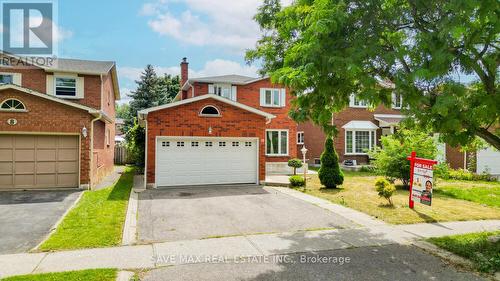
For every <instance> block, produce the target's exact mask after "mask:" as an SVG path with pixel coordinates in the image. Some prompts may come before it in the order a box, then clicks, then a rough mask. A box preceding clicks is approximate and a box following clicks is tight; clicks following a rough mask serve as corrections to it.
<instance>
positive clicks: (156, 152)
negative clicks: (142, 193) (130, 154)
mask: <svg viewBox="0 0 500 281" xmlns="http://www.w3.org/2000/svg"><path fill="white" fill-rule="evenodd" d="M291 99H292V97H291V95H290V90H289V89H286V88H285V87H283V86H282V85H276V84H273V83H271V81H270V79H269V78H252V77H246V76H240V75H225V76H215V77H203V78H190V77H189V75H188V62H187V60H186V59H185V58H184V59H183V60H182V62H181V90H180V92H179V94H178V95H177V96H176V98H175V100H174V102H172V103H169V104H165V105H162V106H158V107H153V108H149V109H145V110H142V111H140V112H139V113H138V115H139V116H138V117H139V120H141V124H143V125H144V126H145V128H146V167H145V173H146V177H145V181H146V186H147V187H158V186H182V185H197V184H233V183H260V182H261V181H264V179H265V175H266V174H269V173H288V172H289V167H288V166H287V161H288V160H289V159H290V158H291V157H295V155H296V154H297V151H296V148H297V146H296V145H295V144H296V142H297V140H296V137H297V124H296V123H295V122H294V121H293V120H291V119H290V118H289V117H288V111H289V109H290V100H291Z"/></svg>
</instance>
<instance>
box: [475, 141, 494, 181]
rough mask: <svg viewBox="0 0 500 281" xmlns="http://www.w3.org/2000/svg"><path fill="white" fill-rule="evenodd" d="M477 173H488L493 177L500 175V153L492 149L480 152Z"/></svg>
mask: <svg viewBox="0 0 500 281" xmlns="http://www.w3.org/2000/svg"><path fill="white" fill-rule="evenodd" d="M477 172H478V173H482V172H488V173H490V174H492V175H500V152H498V151H496V150H495V149H493V148H491V147H490V148H487V149H483V150H480V151H478V152H477Z"/></svg>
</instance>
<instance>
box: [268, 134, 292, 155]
mask: <svg viewBox="0 0 500 281" xmlns="http://www.w3.org/2000/svg"><path fill="white" fill-rule="evenodd" d="M266 155H271V156H286V155H288V131H287V130H267V131H266Z"/></svg>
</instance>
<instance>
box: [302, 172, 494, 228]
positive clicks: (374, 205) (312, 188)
mask: <svg viewBox="0 0 500 281" xmlns="http://www.w3.org/2000/svg"><path fill="white" fill-rule="evenodd" d="M344 175H345V180H344V184H343V185H342V186H340V188H338V189H326V188H324V187H323V186H322V185H321V183H320V181H319V179H318V176H317V175H310V177H311V179H310V180H308V183H307V189H306V190H302V191H303V192H305V193H307V194H310V195H313V196H316V197H320V198H324V199H326V200H329V201H331V202H333V203H337V204H340V205H344V206H346V207H349V208H353V209H355V210H358V211H361V212H364V213H366V214H369V215H371V216H373V217H375V218H378V219H381V220H383V221H386V222H388V223H393V224H410V223H422V222H442V221H464V220H483V219H500V208H498V207H494V206H487V205H486V204H483V203H477V202H473V201H472V200H470V201H466V200H462V199H457V198H455V197H452V196H449V195H447V194H445V193H442V192H436V193H435V194H434V196H433V198H432V206H431V207H429V206H424V205H421V204H418V203H416V204H415V208H414V209H409V208H408V194H409V192H408V190H404V189H397V190H396V192H395V193H394V195H393V198H392V201H393V202H394V206H389V205H387V201H386V200H385V199H384V198H380V197H379V196H378V194H377V192H376V191H375V186H374V184H375V180H376V179H377V177H376V176H374V175H373V174H371V173H369V172H345V173H344ZM446 184H447V185H448V184H449V185H452V186H457V184H460V182H451V181H450V182H446ZM483 184H496V183H483ZM447 185H444V184H442V182H441V181H439V182H438V183H437V184H436V186H437V187H438V188H441V186H443V187H445V186H447ZM487 196H493V193H491V195H487Z"/></svg>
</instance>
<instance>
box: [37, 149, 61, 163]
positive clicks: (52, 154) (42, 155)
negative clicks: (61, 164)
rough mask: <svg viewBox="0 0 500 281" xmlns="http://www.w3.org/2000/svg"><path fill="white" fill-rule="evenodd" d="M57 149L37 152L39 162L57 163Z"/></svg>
mask: <svg viewBox="0 0 500 281" xmlns="http://www.w3.org/2000/svg"><path fill="white" fill-rule="evenodd" d="M56 158H57V157H56V149H39V150H37V151H36V159H37V161H56V160H57V159H56Z"/></svg>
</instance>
